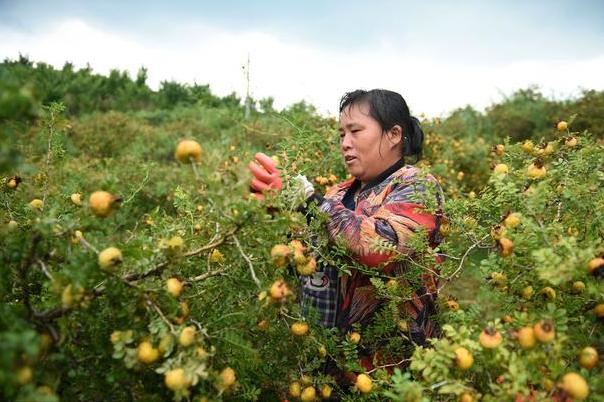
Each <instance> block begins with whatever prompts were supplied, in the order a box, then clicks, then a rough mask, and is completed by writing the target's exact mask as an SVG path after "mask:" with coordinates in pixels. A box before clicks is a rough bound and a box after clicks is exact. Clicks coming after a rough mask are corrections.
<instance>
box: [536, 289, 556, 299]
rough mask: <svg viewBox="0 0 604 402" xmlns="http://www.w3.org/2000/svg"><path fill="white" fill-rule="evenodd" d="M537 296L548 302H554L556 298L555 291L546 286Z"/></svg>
mask: <svg viewBox="0 0 604 402" xmlns="http://www.w3.org/2000/svg"><path fill="white" fill-rule="evenodd" d="M539 294H540V295H541V297H543V298H545V299H549V300H554V299H555V298H556V291H555V290H554V289H553V288H552V287H550V286H546V287H544V288H543V289H541V291H540V292H539Z"/></svg>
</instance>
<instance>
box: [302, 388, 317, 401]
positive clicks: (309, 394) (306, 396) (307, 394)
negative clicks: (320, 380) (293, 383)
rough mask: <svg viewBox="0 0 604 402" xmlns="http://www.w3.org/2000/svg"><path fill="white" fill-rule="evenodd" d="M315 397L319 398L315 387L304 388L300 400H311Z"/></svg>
mask: <svg viewBox="0 0 604 402" xmlns="http://www.w3.org/2000/svg"><path fill="white" fill-rule="evenodd" d="M315 399H317V391H316V390H315V387H306V388H304V390H303V391H302V394H301V395H300V400H301V401H302V402H311V401H314V400H315Z"/></svg>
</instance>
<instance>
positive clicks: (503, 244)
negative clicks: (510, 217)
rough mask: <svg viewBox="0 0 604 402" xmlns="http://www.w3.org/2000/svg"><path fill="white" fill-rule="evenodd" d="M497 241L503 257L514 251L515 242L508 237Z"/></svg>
mask: <svg viewBox="0 0 604 402" xmlns="http://www.w3.org/2000/svg"><path fill="white" fill-rule="evenodd" d="M497 242H498V244H499V252H500V254H501V256H502V257H507V256H509V255H511V254H512V252H513V251H514V243H513V242H512V241H511V240H510V239H508V238H507V237H502V238H501V239H499V240H498V241H497Z"/></svg>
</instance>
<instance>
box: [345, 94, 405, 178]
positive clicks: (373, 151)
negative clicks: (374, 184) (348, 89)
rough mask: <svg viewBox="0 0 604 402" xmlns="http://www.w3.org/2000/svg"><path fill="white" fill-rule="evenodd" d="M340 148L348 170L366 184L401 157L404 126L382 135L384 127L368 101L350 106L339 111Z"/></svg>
mask: <svg viewBox="0 0 604 402" xmlns="http://www.w3.org/2000/svg"><path fill="white" fill-rule="evenodd" d="M339 131H340V151H341V152H342V157H343V158H344V163H345V164H346V167H347V169H348V172H349V173H350V174H351V175H352V176H354V177H355V178H357V179H359V180H360V181H361V182H362V183H363V184H365V183H367V182H370V181H371V180H373V179H374V178H376V177H377V176H378V175H379V174H380V173H382V172H383V171H384V170H386V169H387V168H389V167H390V166H391V165H392V164H394V163H395V162H396V161H397V160H398V159H400V151H399V143H400V140H401V128H400V126H398V125H396V126H394V128H393V129H392V130H390V131H389V132H388V133H385V134H384V136H382V128H381V127H380V124H379V123H378V122H377V120H375V119H374V118H373V117H371V116H370V115H369V105H367V104H366V103H361V104H353V105H350V106H348V107H347V108H346V109H344V110H343V111H342V113H341V114H340V128H339Z"/></svg>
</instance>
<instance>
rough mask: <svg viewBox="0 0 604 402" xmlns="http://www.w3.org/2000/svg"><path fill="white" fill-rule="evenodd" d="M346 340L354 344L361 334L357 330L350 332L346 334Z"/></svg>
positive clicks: (359, 340) (359, 339)
mask: <svg viewBox="0 0 604 402" xmlns="http://www.w3.org/2000/svg"><path fill="white" fill-rule="evenodd" d="M348 340H349V341H350V342H352V343H354V344H357V343H359V342H361V334H359V333H358V332H351V333H350V334H348Z"/></svg>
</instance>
